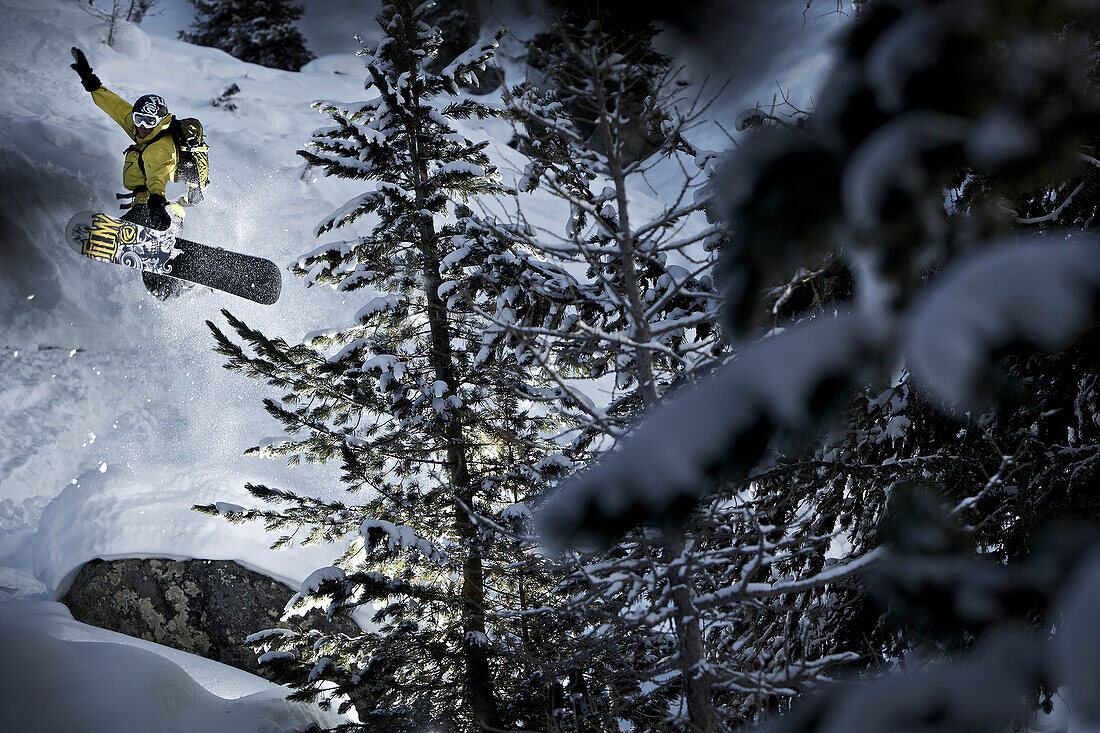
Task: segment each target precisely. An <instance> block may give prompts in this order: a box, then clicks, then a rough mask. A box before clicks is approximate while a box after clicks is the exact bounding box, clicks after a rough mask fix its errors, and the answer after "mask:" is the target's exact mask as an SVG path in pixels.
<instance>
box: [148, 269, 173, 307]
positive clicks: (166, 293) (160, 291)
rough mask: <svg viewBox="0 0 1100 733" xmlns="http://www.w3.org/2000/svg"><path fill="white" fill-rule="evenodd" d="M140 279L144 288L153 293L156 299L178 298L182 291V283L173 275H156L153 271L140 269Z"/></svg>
mask: <svg viewBox="0 0 1100 733" xmlns="http://www.w3.org/2000/svg"><path fill="white" fill-rule="evenodd" d="M141 281H142V282H143V283H145V289H146V290H148V291H149V292H150V293H152V294H153V297H154V298H156V299H157V300H168V299H169V298H178V297H179V296H180V293H182V292H183V283H182V282H180V281H179V280H176V279H175V278H173V277H167V276H165V275H158V274H157V273H155V272H148V271H147V270H142V272H141Z"/></svg>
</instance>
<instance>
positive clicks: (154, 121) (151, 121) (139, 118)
mask: <svg viewBox="0 0 1100 733" xmlns="http://www.w3.org/2000/svg"><path fill="white" fill-rule="evenodd" d="M133 117H134V124H135V125H137V126H138V127H156V126H157V125H158V124H160V121H161V120H163V119H164V118H163V117H157V116H156V115H147V114H145V113H144V112H134V113H133Z"/></svg>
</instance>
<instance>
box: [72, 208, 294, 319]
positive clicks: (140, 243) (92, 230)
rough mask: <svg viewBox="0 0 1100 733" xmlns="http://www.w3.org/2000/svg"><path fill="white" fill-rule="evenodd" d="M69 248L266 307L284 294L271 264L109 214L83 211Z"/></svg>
mask: <svg viewBox="0 0 1100 733" xmlns="http://www.w3.org/2000/svg"><path fill="white" fill-rule="evenodd" d="M65 238H66V240H67V241H68V243H69V246H70V247H72V248H73V250H75V251H76V252H78V253H79V254H82V255H84V256H85V257H89V258H91V259H93V260H101V261H103V262H113V263H114V264H116V265H123V266H124V267H131V268H133V269H135V270H145V271H147V272H153V273H156V274H158V275H168V276H169V277H174V278H176V279H177V280H185V281H187V282H191V283H195V284H197V285H205V286H206V287H208V288H214V289H215V290H220V291H222V292H223V293H229V294H230V295H236V296H237V297H240V298H247V299H248V300H251V301H254V302H256V303H261V304H263V305H271V304H273V303H275V301H277V300H278V299H279V293H280V292H281V291H282V274H281V273H280V271H279V267H278V265H276V264H275V263H274V262H272V261H271V260H267V259H264V258H263V257H256V256H254V255H246V254H242V253H240V252H231V251H229V250H226V249H221V248H220V247H210V246H208V245H205V244H199V243H198V242H192V241H189V240H187V239H180V238H178V237H176V236H175V234H174V233H173V232H172V230H171V229H169V230H167V231H159V230H157V229H151V228H149V227H145V226H142V225H140V224H134V223H133V222H129V221H123V220H121V219H116V218H115V217H113V216H109V215H107V214H99V213H95V212H91V211H83V212H81V213H79V214H77V215H76V216H74V217H73V218H72V219H70V220H69V224H68V226H67V227H66V228H65Z"/></svg>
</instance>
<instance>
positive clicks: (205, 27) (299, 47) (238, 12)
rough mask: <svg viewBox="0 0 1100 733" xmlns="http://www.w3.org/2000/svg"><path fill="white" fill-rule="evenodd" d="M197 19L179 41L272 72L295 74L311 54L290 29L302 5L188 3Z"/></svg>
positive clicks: (224, 0) (249, 0)
mask: <svg viewBox="0 0 1100 733" xmlns="http://www.w3.org/2000/svg"><path fill="white" fill-rule="evenodd" d="M191 4H192V5H194V6H195V10H196V12H197V16H196V18H195V21H194V23H192V27H193V28H194V30H193V31H192V32H190V33H188V32H186V31H181V32H180V38H181V39H182V40H184V41H187V42H188V43H194V44H197V45H199V46H210V47H212V48H219V49H221V50H222V51H225V52H226V53H228V54H230V55H232V56H235V57H236V58H239V59H240V60H241V61H248V62H249V63H253V64H260V65H261V66H269V67H271V68H273V69H286V70H287V71H298V70H299V69H300V68H302V66H303V65H305V64H306V63H308V62H309V61H310V60H312V59H313V58H315V57H314V55H313V54H312V53H310V51H309V50H308V49H307V48H306V42H305V38H303V37H302V34H301V32H300V31H299V30H298V29H297V28H295V27H294V21H296V20H298V18H300V17H301V16H302V12H303V11H302V6H301V5H293V4H291V2H290V0H191Z"/></svg>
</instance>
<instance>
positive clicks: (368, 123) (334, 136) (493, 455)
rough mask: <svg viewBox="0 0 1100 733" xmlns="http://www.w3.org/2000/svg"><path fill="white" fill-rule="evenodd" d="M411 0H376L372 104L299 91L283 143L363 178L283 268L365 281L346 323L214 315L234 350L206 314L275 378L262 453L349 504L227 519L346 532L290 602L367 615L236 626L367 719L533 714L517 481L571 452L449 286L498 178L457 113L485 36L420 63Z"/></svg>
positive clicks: (300, 506) (289, 669)
mask: <svg viewBox="0 0 1100 733" xmlns="http://www.w3.org/2000/svg"><path fill="white" fill-rule="evenodd" d="M429 6H430V4H428V3H421V2H414V1H413V0H391V1H390V2H387V3H386V4H385V5H384V7H383V10H382V12H381V14H380V16H379V17H378V22H379V24H380V26H381V28H382V38H381V40H380V42H379V44H378V46H377V47H376V48H375V49H373V50H372V51H369V52H368V51H364V52H363V54H364V55H366V56H367V71H368V78H367V83H366V88H367V90H368V91H369V92H371V93H372V94H373V96H372V98H370V99H369V100H367V101H363V102H354V103H338V102H319V103H316V105H315V106H316V107H317V108H318V109H319V110H320V111H321V112H322V113H324V114H325V115H327V116H328V117H329V118H330V120H331V122H330V124H329V125H328V126H326V127H324V128H322V129H319V130H317V131H316V132H315V133H314V135H313V138H312V140H311V142H310V145H309V147H310V149H309V150H306V151H302V152H301V155H302V156H303V157H305V158H306V160H308V161H309V163H310V164H311V165H313V166H316V167H318V168H320V169H322V170H323V171H324V172H325V173H326V174H327V175H334V176H340V177H344V178H349V179H354V180H360V181H364V182H367V183H370V184H372V185H370V187H369V189H368V190H366V191H365V192H364V193H363V194H361V195H359V196H356V197H355V198H353V199H351V200H350V201H348V202H347V203H346V204H345V205H344V206H342V207H340V208H339V209H338V210H337V211H335V212H333V213H332V214H330V215H329V216H328V217H327V218H325V219H324V221H322V222H321V223H320V225H319V226H318V227H317V234H318V235H321V234H324V233H326V232H329V231H330V230H334V229H338V228H341V227H345V226H349V225H352V224H353V223H357V222H368V223H369V225H370V232H369V233H368V234H365V235H362V236H357V237H354V238H351V239H348V240H345V241H341V242H335V243H330V244H325V245H323V246H321V247H319V248H317V249H316V250H315V251H313V252H311V253H309V254H308V255H305V256H303V257H302V258H301V260H300V261H299V263H298V270H299V272H300V274H303V275H306V276H308V277H309V278H310V279H311V281H312V283H316V284H329V285H332V286H334V287H337V288H339V289H340V290H342V291H345V292H348V293H361V294H363V304H362V307H361V308H360V309H359V311H358V313H357V314H356V316H355V322H354V323H352V324H351V325H345V326H340V327H337V328H335V329H334V330H333V331H332V332H331V333H328V334H326V335H325V336H321V337H317V338H315V339H313V340H312V341H311V342H310V343H309V344H299V345H289V344H287V343H285V342H283V341H280V340H273V339H269V338H267V337H265V336H264V335H263V334H262V333H260V332H258V331H255V330H253V329H250V328H249V327H248V326H247V325H246V324H244V323H242V322H241V321H239V320H236V319H234V318H232V317H231V316H229V315H228V314H227V317H228V318H229V320H230V324H231V325H232V326H233V328H234V329H235V330H236V332H237V334H238V336H239V338H240V339H242V340H243V341H244V342H246V344H245V345H242V344H239V343H237V342H235V341H234V340H233V339H232V338H230V337H228V336H226V335H225V334H223V333H222V332H221V331H220V330H219V329H218V328H217V327H216V326H213V325H212V326H211V327H212V328H213V329H214V332H215V335H216V338H217V340H218V348H219V350H220V351H221V352H222V353H224V354H226V355H227V356H228V357H229V360H230V361H229V367H230V368H233V369H237V370H240V371H242V372H244V373H246V374H249V375H252V376H254V377H257V378H260V379H265V380H267V381H268V382H269V383H270V384H271V385H273V386H275V387H278V388H280V389H282V390H283V391H284V392H285V397H284V399H283V401H282V402H281V403H280V402H277V401H275V400H268V401H267V402H266V407H267V409H268V411H269V412H271V414H272V415H274V416H275V417H276V418H277V419H279V420H280V421H281V422H282V423H283V424H284V425H285V428H286V430H287V432H288V434H289V437H288V438H287V440H286V441H285V442H283V443H281V444H278V445H274V446H268V447H265V448H264V449H263V450H262V451H260V452H263V453H268V454H275V455H283V456H288V457H290V459H291V460H292V461H296V460H299V459H301V458H305V459H306V460H309V461H327V460H332V459H339V460H341V461H342V465H343V471H344V473H343V481H344V483H345V487H346V488H347V489H348V490H349V491H352V492H359V493H358V494H357V496H358V497H361V498H359V499H358V500H357V501H355V502H353V501H351V500H350V499H349V501H347V502H326V501H321V500H318V499H314V498H311V497H307V496H302V495H299V494H297V493H295V492H289V491H281V490H278V489H274V488H269V487H263V486H253V487H250V490H251V491H252V492H253V494H254V495H255V496H257V497H259V498H261V499H264V500H267V501H270V502H272V504H273V505H274V506H273V507H272V508H265V509H255V510H240V511H228V513H227V516H228V517H229V518H230V519H233V520H241V521H244V520H249V519H258V520H262V521H265V522H266V523H267V525H268V526H269V527H270V528H271V529H276V530H287V531H294V532H297V531H298V530H302V535H303V536H304V537H305V538H306V539H307V540H312V541H336V540H351V542H350V546H349V548H348V550H347V553H346V554H345V555H344V556H343V557H342V558H340V559H339V560H338V561H337V562H336V564H335V565H334V566H333V567H330V568H323V569H321V570H319V571H318V572H317V573H315V574H314V575H313V576H312V577H311V578H309V579H307V581H306V582H305V583H304V584H303V586H302V590H301V593H300V595H299V597H298V598H296V599H295V602H294V603H292V604H291V605H292V606H298V607H306V606H309V605H316V604H320V605H323V606H325V607H326V608H327V609H328V610H329V612H330V613H340V612H346V611H349V610H351V609H354V608H357V607H363V606H369V607H372V608H373V609H374V615H373V623H374V624H376V626H377V628H375V629H372V630H370V631H366V632H364V633H363V634H361V635H359V636H357V637H354V638H348V637H342V636H323V635H318V634H313V633H299V632H297V631H295V630H294V629H292V628H290V629H285V630H274V631H269V632H266V633H260V634H258V635H257V636H256V637H254V638H253V640H252V641H253V642H254V643H255V644H256V645H257V646H259V647H261V648H262V649H264V650H267V651H266V653H265V657H264V659H265V661H267V662H268V663H269V664H271V665H272V667H273V668H274V669H276V670H277V671H278V672H279V673H280V674H281V675H282V678H283V679H284V680H286V681H288V682H290V683H291V684H293V685H294V686H295V687H296V688H298V691H297V692H296V693H295V698H298V699H312V698H315V697H317V696H318V695H320V696H322V697H323V698H331V697H334V696H335V697H338V698H340V699H343V700H345V702H344V703H343V704H345V705H346V704H348V702H347V701H350V704H354V706H355V708H356V710H357V711H358V714H359V717H360V719H361V721H362V730H365V731H389V730H408V731H420V730H425V729H444V730H455V731H472V730H501V729H509V730H510V729H530V728H533V727H539V726H541V721H542V719H543V717H544V716H545V709H546V698H547V696H548V694H549V693H548V690H549V681H548V680H547V679H546V676H545V675H544V674H543V673H542V670H541V666H540V663H539V655H551V654H553V651H554V649H555V648H556V647H557V646H558V645H557V643H556V641H555V638H554V636H553V635H554V634H560V633H562V632H563V631H564V629H558V628H556V627H555V626H554V625H553V624H548V623H541V622H540V621H539V619H534V620H529V619H528V618H527V617H526V616H525V615H524V614H523V611H524V607H525V605H530V606H532V607H542V606H545V605H546V604H547V600H546V598H545V596H546V592H545V588H547V587H550V586H552V583H551V582H550V581H549V580H545V579H544V578H540V577H539V572H542V570H541V569H540V568H539V567H536V565H537V564H535V563H532V562H531V554H530V551H529V549H528V548H526V547H525V546H523V545H522V544H521V543H520V542H517V541H516V540H514V539H512V538H513V537H518V536H520V535H522V530H521V525H522V524H523V522H524V521H525V519H526V518H527V517H529V515H530V510H529V509H528V508H527V503H526V502H527V501H528V497H529V495H531V494H532V493H533V492H534V491H536V490H541V489H542V488H543V487H544V485H545V483H546V482H547V481H548V480H550V478H551V477H553V476H554V475H555V474H556V473H558V472H560V471H561V470H562V469H563V468H565V467H567V466H568V461H567V460H565V459H564V458H562V456H561V455H560V449H559V447H558V446H557V445H556V444H555V443H553V442H551V441H549V440H548V439H547V436H551V435H552V434H553V430H554V422H555V421H556V419H557V418H556V417H555V416H553V415H552V414H550V413H549V412H548V411H546V410H544V409H541V407H540V406H539V405H538V404H537V403H536V402H535V401H533V400H532V399H531V398H530V395H531V394H535V393H537V392H538V391H539V390H540V389H541V388H542V387H540V386H539V385H538V383H537V382H536V381H535V380H533V379H532V378H531V377H530V376H529V374H528V373H527V372H528V371H529V369H528V367H527V365H525V364H523V363H521V362H520V361H519V360H518V359H517V358H516V357H515V354H514V352H510V351H509V350H507V349H502V348H499V347H498V345H497V344H495V343H494V342H493V340H491V339H487V338H486V337H485V334H486V332H487V331H488V330H489V328H490V327H491V326H492V323H491V321H489V320H487V319H485V318H484V317H483V316H481V315H479V314H477V313H475V312H473V311H471V310H470V309H469V308H467V307H465V306H464V305H463V304H462V302H461V301H460V300H458V299H457V298H456V297H455V293H454V290H455V284H454V282H453V279H454V275H453V270H454V268H456V267H457V266H458V265H459V263H461V262H462V261H463V260H464V258H465V257H467V256H468V255H469V253H470V250H469V247H467V245H466V244H465V242H466V240H467V239H468V234H467V233H466V230H467V228H468V224H467V222H466V219H465V218H464V217H465V216H466V215H468V214H469V209H467V208H466V204H467V203H468V202H469V201H470V200H471V199H472V198H473V197H477V196H479V195H483V194H493V193H497V192H499V191H500V190H501V189H500V187H499V184H498V183H497V179H498V175H497V173H496V171H495V170H494V168H493V166H492V165H491V164H490V161H489V159H488V158H487V156H486V155H485V152H484V148H485V147H486V145H487V143H485V142H472V141H471V140H469V139H467V138H466V137H465V136H464V135H463V134H460V133H459V132H458V131H457V125H456V121H458V120H465V119H468V118H471V117H473V116H483V115H488V114H490V112H489V110H488V109H486V108H485V107H483V106H482V105H480V104H478V103H475V102H473V101H470V100H463V99H460V98H459V97H458V96H457V84H458V83H459V82H460V81H464V80H465V79H467V78H468V77H469V76H470V75H472V74H473V72H474V70H475V69H476V68H477V67H479V66H482V65H484V64H485V62H486V61H487V60H488V59H489V58H490V57H491V55H492V47H493V45H494V44H489V45H487V46H485V47H482V48H475V49H471V50H470V51H469V52H467V53H465V54H463V55H461V56H460V57H459V58H458V59H456V60H455V61H453V62H452V63H451V64H449V65H448V66H447V67H446V68H444V69H443V70H441V71H440V72H439V73H430V72H428V71H427V70H426V67H427V64H428V63H429V62H430V61H431V59H432V57H433V56H434V54H435V53H436V51H437V49H438V48H439V45H440V42H441V38H440V32H439V30H438V29H437V28H435V27H432V26H430V25H429V24H427V23H426V22H424V14H425V12H426V11H427V9H428V7H429ZM257 450H259V449H257ZM223 508H224V507H223ZM207 509H208V510H210V511H217V506H214V507H208V508H207ZM284 540H285V542H289V541H290V537H289V536H288V537H286V538H284ZM292 615H293V614H292Z"/></svg>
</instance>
